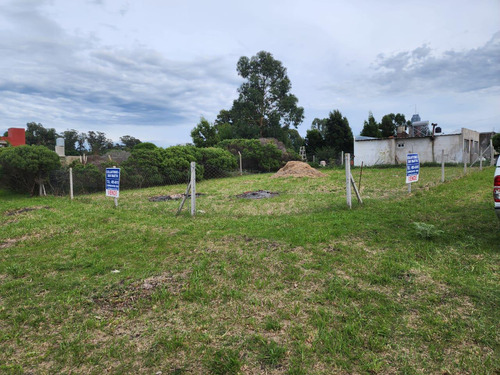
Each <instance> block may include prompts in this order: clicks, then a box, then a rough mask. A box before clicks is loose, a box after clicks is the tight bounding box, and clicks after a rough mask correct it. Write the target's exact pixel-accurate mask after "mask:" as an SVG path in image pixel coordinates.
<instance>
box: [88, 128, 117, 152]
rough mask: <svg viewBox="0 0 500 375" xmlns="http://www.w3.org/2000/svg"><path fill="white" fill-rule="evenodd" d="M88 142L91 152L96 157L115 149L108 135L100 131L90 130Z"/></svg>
mask: <svg viewBox="0 0 500 375" xmlns="http://www.w3.org/2000/svg"><path fill="white" fill-rule="evenodd" d="M87 142H88V144H89V152H90V153H92V154H94V155H102V154H104V153H105V152H106V151H107V150H110V149H112V148H113V142H112V141H111V139H108V138H107V137H106V134H105V133H103V132H100V131H97V132H94V131H92V130H90V131H89V132H88V133H87Z"/></svg>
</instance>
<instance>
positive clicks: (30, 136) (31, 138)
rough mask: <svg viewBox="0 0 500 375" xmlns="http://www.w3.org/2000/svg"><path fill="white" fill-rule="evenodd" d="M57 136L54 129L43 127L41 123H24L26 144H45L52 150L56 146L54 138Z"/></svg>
mask: <svg viewBox="0 0 500 375" xmlns="http://www.w3.org/2000/svg"><path fill="white" fill-rule="evenodd" d="M57 137H58V135H57V133H56V129H54V128H45V127H44V126H43V125H42V124H40V123H38V124H37V123H36V122H28V123H27V124H26V144H27V145H36V146H45V147H48V148H49V149H51V150H52V151H54V149H55V147H56V138H57Z"/></svg>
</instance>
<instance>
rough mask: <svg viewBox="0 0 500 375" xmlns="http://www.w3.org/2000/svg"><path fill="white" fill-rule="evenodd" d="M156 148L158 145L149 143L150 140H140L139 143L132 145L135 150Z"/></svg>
mask: <svg viewBox="0 0 500 375" xmlns="http://www.w3.org/2000/svg"><path fill="white" fill-rule="evenodd" d="M157 148H158V146H156V145H155V144H154V143H151V142H141V143H138V144H136V145H135V146H134V147H133V151H137V150H155V149H157Z"/></svg>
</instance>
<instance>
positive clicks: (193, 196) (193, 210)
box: [191, 161, 196, 216]
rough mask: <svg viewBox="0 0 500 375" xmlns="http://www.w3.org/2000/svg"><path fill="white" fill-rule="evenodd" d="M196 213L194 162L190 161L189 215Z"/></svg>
mask: <svg viewBox="0 0 500 375" xmlns="http://www.w3.org/2000/svg"><path fill="white" fill-rule="evenodd" d="M194 215H196V163H195V162H194V161H192V162H191V216H194Z"/></svg>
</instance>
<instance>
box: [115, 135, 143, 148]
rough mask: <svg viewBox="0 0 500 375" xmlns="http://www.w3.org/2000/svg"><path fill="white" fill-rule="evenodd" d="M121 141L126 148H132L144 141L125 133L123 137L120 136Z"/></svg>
mask: <svg viewBox="0 0 500 375" xmlns="http://www.w3.org/2000/svg"><path fill="white" fill-rule="evenodd" d="M120 141H121V143H123V148H124V149H125V150H132V149H133V148H134V146H135V145H138V144H139V143H142V142H141V140H140V139H137V138H135V137H132V136H131V135H124V136H123V137H120Z"/></svg>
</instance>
